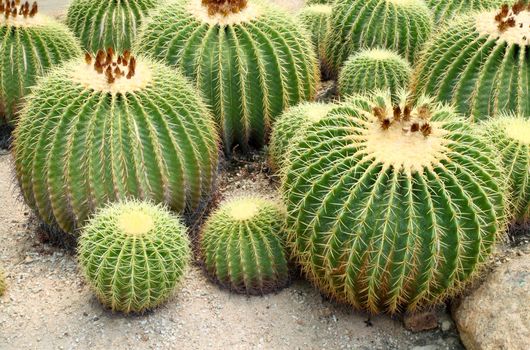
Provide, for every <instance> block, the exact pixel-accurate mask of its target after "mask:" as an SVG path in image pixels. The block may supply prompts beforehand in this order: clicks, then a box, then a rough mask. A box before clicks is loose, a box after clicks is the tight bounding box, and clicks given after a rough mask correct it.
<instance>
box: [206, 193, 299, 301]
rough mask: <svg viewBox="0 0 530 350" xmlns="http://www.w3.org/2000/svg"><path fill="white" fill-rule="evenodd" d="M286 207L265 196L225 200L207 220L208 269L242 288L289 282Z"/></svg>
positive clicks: (259, 289) (257, 289) (261, 289)
mask: <svg viewBox="0 0 530 350" xmlns="http://www.w3.org/2000/svg"><path fill="white" fill-rule="evenodd" d="M285 235H286V234H285V211H284V209H283V208H282V207H281V206H280V204H278V203H276V202H274V201H271V200H268V199H263V198H261V197H255V196H254V197H242V198H237V199H232V200H231V201H229V202H227V203H224V204H221V207H220V208H219V209H218V210H217V211H215V212H214V213H213V214H212V216H211V217H210V218H209V219H208V220H207V222H206V224H205V226H204V229H203V232H202V236H201V241H200V247H201V254H202V257H203V260H204V267H205V269H206V272H207V273H208V274H209V275H210V276H211V277H212V278H213V279H214V280H215V281H217V282H218V283H220V284H221V285H222V286H224V287H226V288H229V289H231V290H233V291H235V292H238V293H246V294H263V293H267V292H270V291H274V290H278V289H280V288H282V287H284V286H285V285H287V283H288V282H289V269H288V265H287V254H286V251H285Z"/></svg>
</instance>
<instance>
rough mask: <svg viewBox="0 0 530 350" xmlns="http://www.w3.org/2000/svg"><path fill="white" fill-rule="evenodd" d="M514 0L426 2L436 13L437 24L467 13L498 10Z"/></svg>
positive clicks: (445, 0)
mask: <svg viewBox="0 0 530 350" xmlns="http://www.w3.org/2000/svg"><path fill="white" fill-rule="evenodd" d="M513 2H514V1H513V0H508V1H507V0H425V3H426V4H427V6H428V7H429V8H430V9H431V11H432V12H433V13H434V19H435V22H436V23H441V22H444V21H448V20H450V19H452V18H453V17H455V16H458V15H460V14H463V13H466V12H473V11H480V10H484V9H492V8H498V7H500V6H501V5H503V4H505V3H513Z"/></svg>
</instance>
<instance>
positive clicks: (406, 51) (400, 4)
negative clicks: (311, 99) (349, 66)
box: [322, 0, 433, 75]
mask: <svg viewBox="0 0 530 350" xmlns="http://www.w3.org/2000/svg"><path fill="white" fill-rule="evenodd" d="M431 17H432V15H431V12H430V10H429V8H428V7H427V5H426V4H425V2H424V1H423V0H337V1H335V3H334V4H333V11H332V14H331V19H330V26H329V31H328V35H327V36H326V39H325V44H324V49H323V51H322V56H323V60H324V65H325V68H326V69H327V70H328V71H329V72H330V73H332V74H334V75H337V74H338V72H339V69H340V67H341V66H342V64H343V63H344V62H345V61H346V60H347V59H348V57H349V56H350V55H351V54H354V53H356V52H357V51H359V50H360V49H363V48H375V47H379V48H386V49H391V50H395V51H397V52H398V53H399V54H400V55H401V56H403V57H404V58H406V59H407V60H408V61H410V62H414V60H415V58H416V54H417V52H418V51H419V50H420V49H421V48H422V46H423V43H424V42H425V41H426V40H427V39H428V37H429V36H430V34H431V30H432V25H433V22H432V18H431Z"/></svg>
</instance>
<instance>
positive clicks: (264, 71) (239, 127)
mask: <svg viewBox="0 0 530 350" xmlns="http://www.w3.org/2000/svg"><path fill="white" fill-rule="evenodd" d="M136 50H137V51H138V52H146V53H147V54H150V55H152V56H153V57H155V58H157V59H161V60H165V61H166V62H168V63H169V64H172V65H176V66H178V67H180V68H181V69H182V71H183V72H184V73H185V75H187V76H188V77H190V78H192V79H193V80H194V81H195V84H196V86H197V88H198V89H199V90H200V91H201V92H202V94H203V95H204V97H205V98H206V101H207V103H208V105H209V106H210V107H211V109H212V111H213V114H214V116H216V118H217V123H218V125H219V129H220V131H221V133H222V138H223V141H224V147H225V151H226V153H227V154H229V153H230V151H231V150H232V146H233V145H235V144H238V145H239V146H241V148H242V149H243V150H245V149H247V148H248V146H249V145H251V146H254V147H260V146H262V145H263V144H264V143H265V141H266V139H267V136H268V133H269V130H270V127H271V125H272V123H273V122H274V120H275V118H276V117H277V116H278V115H279V114H280V113H281V112H282V111H283V110H284V109H285V108H286V107H288V106H290V105H295V104H297V103H298V102H299V101H303V100H310V99H312V98H313V97H314V96H315V94H316V90H317V84H318V80H319V73H318V64H317V60H316V57H315V53H314V50H313V47H312V45H311V40H310V39H309V35H308V34H307V33H306V31H305V30H301V29H300V26H299V24H298V22H297V21H295V20H294V19H293V18H291V16H290V15H288V14H287V13H284V11H283V10H281V9H278V8H276V7H273V5H270V4H268V3H266V2H262V1H259V0H250V1H248V3H247V1H246V0H225V1H218V0H217V1H214V0H203V1H201V0H177V1H175V2H172V3H170V4H169V5H167V6H161V7H160V8H159V10H158V11H156V13H154V14H153V16H152V17H151V19H150V20H149V21H148V23H147V24H146V26H145V27H144V28H143V30H142V31H141V34H140V35H139V38H138V45H137V46H136Z"/></svg>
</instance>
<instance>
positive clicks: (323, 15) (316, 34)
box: [298, 5, 331, 54]
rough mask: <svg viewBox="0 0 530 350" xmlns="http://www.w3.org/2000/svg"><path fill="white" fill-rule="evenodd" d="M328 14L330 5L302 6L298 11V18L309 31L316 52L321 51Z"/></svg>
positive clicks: (326, 28)
mask: <svg viewBox="0 0 530 350" xmlns="http://www.w3.org/2000/svg"><path fill="white" fill-rule="evenodd" d="M330 16H331V6H330V5H311V6H307V7H304V8H302V9H301V10H300V12H299V13H298V19H299V20H300V22H301V23H302V24H303V25H304V26H305V28H306V29H307V30H308V32H309V33H311V41H312V42H313V45H314V46H315V48H316V51H317V53H318V54H320V52H321V51H322V45H323V43H324V38H325V37H326V33H327V30H328V21H329V18H330Z"/></svg>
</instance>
